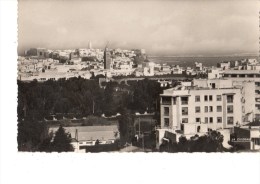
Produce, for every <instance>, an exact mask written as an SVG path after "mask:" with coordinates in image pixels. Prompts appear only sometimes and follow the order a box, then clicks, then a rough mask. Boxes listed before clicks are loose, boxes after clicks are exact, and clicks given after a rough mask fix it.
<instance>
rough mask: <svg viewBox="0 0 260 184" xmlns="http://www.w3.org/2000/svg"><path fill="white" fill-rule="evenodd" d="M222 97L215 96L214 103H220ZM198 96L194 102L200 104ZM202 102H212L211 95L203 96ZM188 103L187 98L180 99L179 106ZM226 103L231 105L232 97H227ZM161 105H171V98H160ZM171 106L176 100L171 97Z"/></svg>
mask: <svg viewBox="0 0 260 184" xmlns="http://www.w3.org/2000/svg"><path fill="white" fill-rule="evenodd" d="M221 100H222V96H221V95H216V101H221ZM200 101H201V99H200V96H199V95H196V96H195V102H200ZM204 101H205V102H208V101H209V102H211V101H213V95H204ZM188 102H189V97H181V104H182V105H188ZM227 102H228V103H233V95H227ZM162 103H163V104H171V97H162ZM173 105H176V98H175V97H173Z"/></svg>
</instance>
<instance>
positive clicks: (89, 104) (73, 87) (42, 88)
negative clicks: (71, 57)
mask: <svg viewBox="0 0 260 184" xmlns="http://www.w3.org/2000/svg"><path fill="white" fill-rule="evenodd" d="M160 93H162V89H161V88H160V85H159V83H157V82H155V81H152V80H148V79H145V80H142V81H138V82H137V81H132V82H131V83H129V84H128V85H126V84H118V83H116V82H108V83H106V84H105V85H104V88H101V87H100V86H99V82H98V80H97V79H95V80H86V79H83V78H80V77H79V78H70V79H68V80H63V79H60V80H58V81H51V80H49V81H46V82H37V81H33V82H30V83H26V82H21V81H18V107H17V111H18V149H19V150H27V151H32V150H38V149H39V145H41V143H43V141H44V140H45V139H46V137H47V135H48V132H47V127H46V125H45V124H44V118H46V117H48V116H50V115H57V114H59V115H60V114H63V115H64V116H66V115H68V114H73V116H75V117H87V116H89V115H94V116H101V115H102V114H105V115H106V116H112V115H116V114H117V113H120V114H123V115H122V118H121V121H124V122H125V120H123V119H124V118H126V119H128V117H127V116H128V115H126V114H125V111H128V113H129V114H132V113H135V112H140V113H144V112H145V111H147V112H157V114H158V112H159V94H160ZM127 121H128V120H127ZM124 126H126V127H124ZM128 126H129V125H127V123H123V124H122V123H121V128H120V130H122V131H125V129H128ZM123 134H124V133H123ZM126 137H128V136H126ZM127 139H128V138H127Z"/></svg>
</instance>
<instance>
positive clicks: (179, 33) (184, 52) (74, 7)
mask: <svg viewBox="0 0 260 184" xmlns="http://www.w3.org/2000/svg"><path fill="white" fill-rule="evenodd" d="M258 5H259V4H258V1H257V0H216V1H215V0H171V1H170V0H139V1H137V0H121V1H120V0H95V1H94V0H86V1H83V0H73V1H70V0H19V5H18V53H22V52H23V51H24V50H25V49H28V48H32V47H44V48H49V49H68V48H72V49H74V48H87V47H88V42H89V41H91V43H92V47H93V48H104V47H105V45H106V43H107V42H109V47H110V48H123V49H132V48H137V49H140V48H143V49H145V50H146V52H147V53H148V54H149V55H158V56H190V55H196V56H213V55H214V56H215V55H237V54H239V55H244V54H245V55H247V54H250V55H257V54H258V51H259V46H258V41H259V39H258V38H259V19H258V17H259V10H258Z"/></svg>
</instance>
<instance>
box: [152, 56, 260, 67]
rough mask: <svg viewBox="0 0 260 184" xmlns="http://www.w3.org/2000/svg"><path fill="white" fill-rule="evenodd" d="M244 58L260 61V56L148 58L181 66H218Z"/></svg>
mask: <svg viewBox="0 0 260 184" xmlns="http://www.w3.org/2000/svg"><path fill="white" fill-rule="evenodd" d="M243 59H257V60H258V61H259V56H219V57H176V56H163V57H161V56H149V57H148V60H149V61H152V62H155V63H160V64H164V63H165V64H168V65H170V66H172V65H179V66H181V67H188V66H189V67H192V66H195V62H199V63H202V65H203V66H206V67H210V66H217V63H220V62H222V61H237V60H243Z"/></svg>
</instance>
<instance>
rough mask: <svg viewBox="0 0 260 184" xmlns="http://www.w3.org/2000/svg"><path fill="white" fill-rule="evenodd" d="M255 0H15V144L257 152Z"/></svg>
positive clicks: (29, 148) (28, 148)
mask: <svg viewBox="0 0 260 184" xmlns="http://www.w3.org/2000/svg"><path fill="white" fill-rule="evenodd" d="M255 4H256V3H255V1H238V2H237V1H236V2H235V1H232V0H229V1H191V0H190V1H117V0H109V1H81V0H77V1H59V0H54V1H43V0H39V1H32V0H19V1H18V59H17V67H18V68H17V85H18V104H17V116H18V134H17V144H18V146H17V147H18V151H21V152H77V153H78V152H79V153H87V152H94V153H97V152H169V153H177V152H189V153H193V152H221V153H226V152H229V153H230V152H231V153H233V152H259V150H260V62H259V39H258V37H259V9H258V7H257V6H255Z"/></svg>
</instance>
